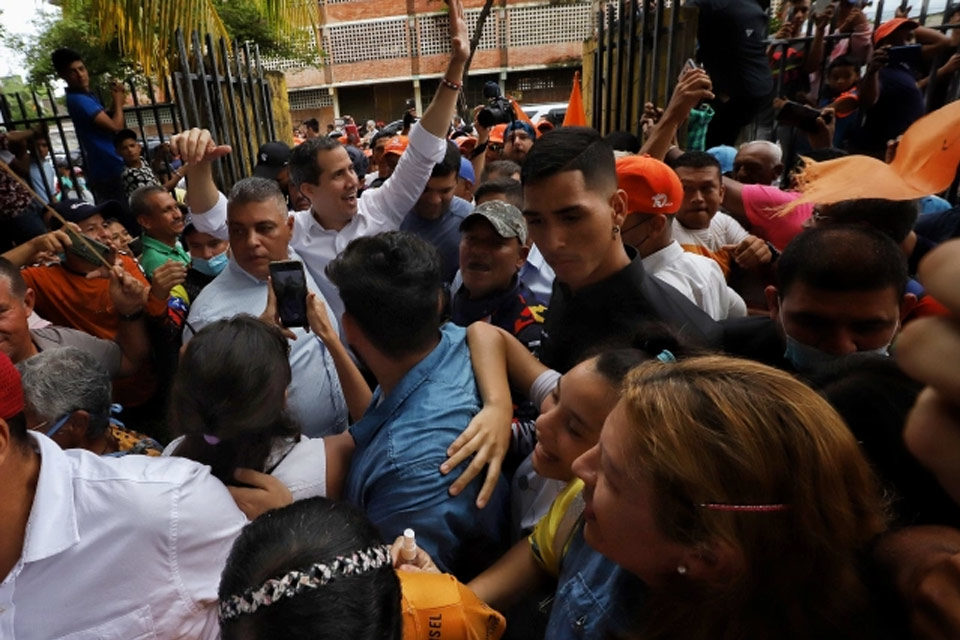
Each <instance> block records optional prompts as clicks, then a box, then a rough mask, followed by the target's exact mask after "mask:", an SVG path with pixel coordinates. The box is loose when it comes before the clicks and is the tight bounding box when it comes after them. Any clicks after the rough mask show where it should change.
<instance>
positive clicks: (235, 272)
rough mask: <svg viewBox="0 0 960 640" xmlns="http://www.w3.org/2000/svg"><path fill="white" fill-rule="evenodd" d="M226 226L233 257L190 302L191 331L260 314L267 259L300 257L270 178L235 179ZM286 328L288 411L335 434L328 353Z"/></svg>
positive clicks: (339, 427)
mask: <svg viewBox="0 0 960 640" xmlns="http://www.w3.org/2000/svg"><path fill="white" fill-rule="evenodd" d="M314 140H322V138H314ZM227 225H228V228H229V237H230V250H231V256H232V259H231V260H230V261H229V262H228V263H227V266H226V268H225V269H224V270H223V271H222V272H221V273H220V275H219V276H217V277H216V278H215V279H214V280H213V282H211V283H210V284H208V285H207V286H206V287H205V288H204V289H203V291H202V292H201V293H200V295H199V296H198V297H197V299H196V300H195V301H194V302H193V304H192V305H191V306H190V315H189V317H188V318H187V320H188V322H189V326H190V327H192V328H193V330H195V331H199V330H200V329H202V328H203V327H205V326H206V325H208V324H210V323H212V322H215V321H217V320H220V319H221V318H231V317H233V316H235V315H237V314H239V313H254V314H257V313H260V312H261V311H262V310H263V309H265V308H266V306H267V299H268V293H267V288H268V287H269V286H270V285H269V284H268V281H267V280H268V277H269V276H270V263H271V262H273V261H277V260H298V259H299V256H298V255H297V254H296V252H294V251H293V250H292V249H291V248H290V237H291V235H292V234H293V225H294V220H293V217H292V216H291V215H290V214H289V213H288V211H287V205H286V199H285V198H284V196H283V192H282V191H280V187H279V185H277V183H276V182H274V181H273V180H267V179H266V178H245V179H243V180H241V181H240V182H238V183H236V184H235V185H234V186H233V189H231V191H230V197H229V204H228V208H227ZM304 275H305V276H306V284H307V290H308V291H310V292H313V293H315V294H316V295H317V296H318V297H319V298H321V299H323V294H322V293H321V292H320V290H319V288H318V287H317V285H316V283H315V282H314V281H313V278H312V277H311V275H310V273H309V271H307V272H306V273H305V274H304ZM324 302H326V301H325V300H324ZM327 313H328V315H329V316H330V322H331V325H332V326H333V327H334V328H335V330H339V323H338V322H337V319H336V318H335V317H334V316H333V315H332V313H331V312H330V310H329V308H328V309H327ZM288 330H289V331H292V332H293V334H294V335H295V336H296V339H295V340H293V341H292V342H291V343H290V354H289V359H290V368H291V371H292V380H291V383H290V388H289V396H288V404H289V407H290V411H291V413H292V414H293V416H294V417H295V418H296V419H297V421H298V422H299V423H300V425H301V426H302V427H303V431H304V433H306V434H307V435H309V436H323V435H329V434H333V433H340V432H341V431H343V429H344V428H346V426H347V406H346V402H345V400H344V397H343V391H342V389H341V387H340V379H339V377H338V376H337V372H336V367H335V365H334V363H333V358H332V356H331V355H330V352H329V351H328V350H327V348H326V346H325V345H324V344H323V342H322V341H321V340H320V339H319V338H318V337H317V336H316V335H314V334H312V333H309V332H308V331H306V330H305V329H303V328H300V327H290V328H288ZM191 337H192V334H191V333H190V332H189V331H187V332H184V337H183V340H184V342H187V341H189V340H190V338H191Z"/></svg>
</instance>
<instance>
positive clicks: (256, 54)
mask: <svg viewBox="0 0 960 640" xmlns="http://www.w3.org/2000/svg"><path fill="white" fill-rule="evenodd" d="M253 58H254V61H255V62H256V69H257V82H258V83H259V85H260V97H261V99H262V100H263V117H264V118H266V125H267V128H266V133H267V140H276V139H277V128H276V127H275V126H274V122H273V105H272V104H271V103H270V93H271V91H270V83H269V82H267V80H266V78H264V76H263V65H261V64H260V45H258V44H255V45H253Z"/></svg>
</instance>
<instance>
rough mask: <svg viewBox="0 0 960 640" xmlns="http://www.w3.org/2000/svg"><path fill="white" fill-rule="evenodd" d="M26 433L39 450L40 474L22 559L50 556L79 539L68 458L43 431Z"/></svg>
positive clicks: (33, 560)
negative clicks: (41, 432)
mask: <svg viewBox="0 0 960 640" xmlns="http://www.w3.org/2000/svg"><path fill="white" fill-rule="evenodd" d="M28 435H29V436H30V437H31V438H33V440H34V443H33V444H34V447H35V448H36V449H37V450H38V451H39V453H40V477H39V478H38V479H37V492H36V494H35V495H34V498H33V506H32V507H31V508H30V518H29V519H28V520H27V531H26V535H25V539H24V541H23V554H22V557H23V562H24V563H27V562H36V561H38V560H43V559H45V558H50V557H52V556H55V555H57V554H58V553H62V552H63V551H66V550H67V549H69V548H70V547H72V546H74V545H76V544H78V543H79V542H80V531H79V528H78V527H77V507H76V504H75V503H74V495H73V472H72V469H71V464H70V460H69V458H67V456H66V454H65V453H64V452H63V449H61V448H60V446H59V445H57V444H56V443H55V442H54V441H53V440H51V439H50V438H48V437H46V436H45V435H43V434H40V433H36V432H32V431H31V432H30V433H29V434H28Z"/></svg>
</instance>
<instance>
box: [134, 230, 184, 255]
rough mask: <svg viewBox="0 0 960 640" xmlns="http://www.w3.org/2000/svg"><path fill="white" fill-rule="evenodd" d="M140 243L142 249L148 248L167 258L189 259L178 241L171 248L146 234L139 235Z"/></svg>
mask: <svg viewBox="0 0 960 640" xmlns="http://www.w3.org/2000/svg"><path fill="white" fill-rule="evenodd" d="M140 242H141V243H142V244H143V246H144V248H148V247H149V248H150V249H152V250H154V251H156V252H157V253H162V254H163V255H167V256H177V257H178V258H187V259H189V258H190V254H189V253H187V252H186V251H184V250H183V246H181V244H180V241H179V240H178V241H177V242H176V243H175V244H174V245H173V246H172V247H171V246H170V245H168V244H166V243H164V242H160V241H159V240H157V239H156V238H154V237H152V236H149V235H147V234H146V233H143V234H141V236H140Z"/></svg>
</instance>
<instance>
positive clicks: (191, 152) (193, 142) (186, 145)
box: [170, 128, 232, 165]
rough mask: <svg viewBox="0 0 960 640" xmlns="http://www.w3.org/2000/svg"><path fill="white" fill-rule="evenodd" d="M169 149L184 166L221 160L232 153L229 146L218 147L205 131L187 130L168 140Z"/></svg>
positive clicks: (221, 145)
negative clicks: (178, 157)
mask: <svg viewBox="0 0 960 640" xmlns="http://www.w3.org/2000/svg"><path fill="white" fill-rule="evenodd" d="M170 149H171V150H172V151H173V152H174V153H175V154H179V155H180V158H181V159H182V160H183V162H184V163H185V164H189V165H198V164H200V163H204V162H210V161H211V160H216V159H217V158H222V157H223V156H225V155H227V154H228V153H230V151H232V149H231V148H230V145H228V144H220V145H218V144H217V143H216V142H215V141H214V140H213V137H212V136H211V135H210V132H209V131H208V130H207V129H197V128H193V129H188V130H187V131H182V132H180V133H178V134H177V135H175V136H173V138H171V139H170Z"/></svg>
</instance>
